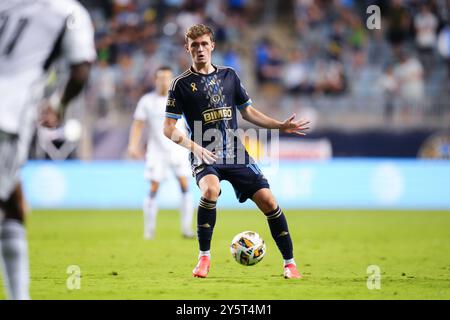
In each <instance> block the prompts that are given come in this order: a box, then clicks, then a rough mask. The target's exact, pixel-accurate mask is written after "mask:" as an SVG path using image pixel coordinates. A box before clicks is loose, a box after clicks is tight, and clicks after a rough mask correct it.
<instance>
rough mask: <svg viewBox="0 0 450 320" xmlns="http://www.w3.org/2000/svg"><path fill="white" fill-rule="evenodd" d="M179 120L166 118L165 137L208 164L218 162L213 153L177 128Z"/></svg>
mask: <svg viewBox="0 0 450 320" xmlns="http://www.w3.org/2000/svg"><path fill="white" fill-rule="evenodd" d="M176 124H177V119H174V118H169V117H166V118H165V120H164V135H165V136H166V137H167V138H169V139H170V140H172V141H173V142H175V143H176V144H178V145H180V146H182V147H184V148H186V149H188V150H189V151H191V152H192V153H193V154H195V155H196V156H197V157H199V158H200V159H202V160H203V161H204V162H205V163H206V164H213V163H214V162H216V160H217V156H216V155H215V154H214V153H212V152H211V151H209V150H207V149H206V148H203V147H202V146H200V145H198V144H197V143H195V142H194V141H192V140H191V139H189V138H188V137H186V135H185V134H184V133H183V132H181V131H180V130H178V129H177V127H176V126H175V125H176Z"/></svg>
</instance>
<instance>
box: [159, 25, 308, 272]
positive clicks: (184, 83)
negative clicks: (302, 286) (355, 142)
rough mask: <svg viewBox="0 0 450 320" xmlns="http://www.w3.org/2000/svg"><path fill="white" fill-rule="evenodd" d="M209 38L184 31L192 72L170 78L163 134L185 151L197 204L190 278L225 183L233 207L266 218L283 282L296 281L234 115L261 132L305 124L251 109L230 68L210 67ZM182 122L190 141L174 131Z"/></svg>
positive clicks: (206, 256)
mask: <svg viewBox="0 0 450 320" xmlns="http://www.w3.org/2000/svg"><path fill="white" fill-rule="evenodd" d="M214 45H215V44H214V35H213V31H212V30H211V28H209V27H208V26H205V25H202V24H198V25H194V26H191V27H190V28H188V30H187V32H186V36H185V49H186V51H187V52H189V54H190V56H191V60H192V66H191V67H190V68H189V69H188V70H186V71H185V72H184V73H182V74H181V75H179V76H178V77H176V78H175V79H174V80H173V82H172V85H171V88H170V90H169V97H168V100H167V106H166V118H165V121H164V134H165V135H166V137H168V138H169V139H171V140H172V141H174V142H175V143H177V144H179V145H181V146H183V147H185V148H187V149H188V150H190V151H191V153H190V160H191V165H192V169H193V174H194V175H195V178H196V181H197V184H198V186H199V188H200V190H201V195H202V196H201V199H200V203H199V207H198V213H197V235H198V242H199V249H200V254H199V258H198V262H197V265H196V267H195V268H194V270H193V275H194V276H195V277H201V278H205V277H206V276H207V275H208V272H209V268H210V261H211V254H210V246H211V238H212V234H213V230H214V226H215V223H216V202H217V199H218V197H219V195H220V192H221V191H220V181H221V180H227V181H229V182H230V183H231V184H232V186H233V188H234V190H235V193H236V197H237V198H238V200H239V202H245V201H246V200H247V199H252V200H253V201H254V202H255V203H256V205H257V206H258V208H259V209H260V210H261V211H262V212H263V213H264V215H265V216H266V217H267V220H268V224H269V227H270V231H271V234H272V237H273V238H274V240H275V242H276V244H277V246H278V248H279V250H280V252H281V254H282V256H283V259H284V277H285V278H300V277H301V275H300V273H299V272H298V270H297V267H296V264H295V261H294V256H293V245H292V240H291V236H290V234H289V229H288V225H287V221H286V217H285V215H284V214H283V211H282V210H281V209H280V207H279V206H278V204H277V201H276V200H275V198H274V196H273V194H272V192H271V191H270V187H269V183H268V182H267V180H266V178H265V177H264V175H263V174H262V173H261V171H260V169H259V168H258V166H257V165H256V163H255V162H254V160H253V159H252V158H251V157H250V156H249V155H248V153H247V151H246V150H245V147H244V146H243V144H242V143H241V141H240V140H239V139H238V138H237V137H236V135H235V134H234V132H235V130H236V129H237V115H236V113H237V110H239V112H240V113H241V115H242V117H243V119H245V120H247V121H249V122H251V123H253V124H255V125H257V126H260V127H263V128H267V129H278V130H280V131H281V132H284V133H292V134H298V135H305V133H304V131H305V130H306V129H308V127H307V126H308V123H309V122H308V121H305V120H299V121H294V118H295V114H294V115H292V116H291V117H290V118H289V119H287V120H285V121H284V122H280V121H277V120H275V119H272V118H270V117H268V116H266V115H264V114H263V113H261V112H259V111H257V110H256V109H254V108H253V107H252V101H251V99H250V97H249V96H248V94H247V92H246V90H245V89H244V87H243V85H242V84H241V81H240V79H239V77H238V75H237V74H236V72H235V71H234V70H233V69H232V68H227V67H220V66H216V65H213V64H212V61H211V54H212V51H213V50H214ZM182 116H184V117H185V119H186V122H187V124H188V127H189V131H190V137H189V138H188V137H186V136H185V135H184V134H183V133H182V132H180V131H179V130H178V129H177V128H176V127H175V125H176V122H177V120H178V119H180V118H181V117H182Z"/></svg>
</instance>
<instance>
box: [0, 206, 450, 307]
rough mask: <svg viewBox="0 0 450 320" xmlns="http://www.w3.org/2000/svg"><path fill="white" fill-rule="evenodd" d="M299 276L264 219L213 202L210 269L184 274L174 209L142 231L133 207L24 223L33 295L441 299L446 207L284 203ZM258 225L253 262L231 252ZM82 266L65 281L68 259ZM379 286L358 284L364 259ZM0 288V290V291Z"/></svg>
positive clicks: (193, 250) (447, 260)
mask: <svg viewBox="0 0 450 320" xmlns="http://www.w3.org/2000/svg"><path fill="white" fill-rule="evenodd" d="M286 216H287V218H288V222H289V225H290V231H291V235H292V237H293V240H294V250H295V257H296V260H297V264H298V265H299V267H300V271H301V272H302V273H303V275H304V279H301V280H286V279H284V278H283V277H282V260H281V255H280V253H279V252H278V250H277V248H276V246H275V243H274V241H273V240H272V238H271V236H270V232H269V228H268V226H267V223H266V221H265V218H264V217H263V216H262V215H261V214H260V213H258V212H257V211H256V210H255V211H236V210H235V211H231V210H220V209H219V211H218V216H217V224H216V229H215V232H214V237H213V244H212V265H211V271H210V274H209V276H208V278H206V279H197V278H193V277H192V275H191V272H192V269H193V267H194V265H195V263H196V259H197V254H198V251H197V242H196V240H185V239H182V237H181V235H180V232H179V217H178V213H177V212H176V211H167V210H162V211H161V212H160V213H159V216H158V227H157V236H156V239H155V240H153V241H144V240H143V239H142V215H141V213H140V211H137V210H134V211H119V210H117V211H89V210H86V211H57V210H55V211H38V210H35V211H34V212H33V213H32V215H31V216H30V217H29V219H28V222H27V229H28V236H29V251H30V266H31V296H32V298H33V299H175V300H184V299H274V300H278V299H295V300H297V299H450V212H448V211H335V210H330V211H309V210H287V211H286ZM245 230H253V231H257V232H259V233H260V234H261V236H262V237H263V238H264V239H265V241H266V243H267V253H266V256H265V257H264V259H263V260H262V261H261V263H259V264H257V265H255V266H251V267H244V266H241V265H238V264H237V263H236V262H234V261H233V260H232V257H231V254H230V251H229V245H230V241H231V239H232V238H233V236H234V235H235V234H237V233H238V232H241V231H245ZM70 265H77V266H79V267H80V270H81V287H80V289H78V290H69V289H68V288H67V285H66V282H67V279H68V277H69V276H70V275H69V274H67V268H68V266H70ZM369 265H377V266H379V268H380V269H381V288H380V289H379V290H377V289H373V290H369V289H368V288H367V277H368V276H369V274H368V273H367V267H368V266H369ZM1 283H2V282H0V287H2V285H1ZM4 297H5V296H4V293H3V287H2V288H0V298H1V299H2V298H4Z"/></svg>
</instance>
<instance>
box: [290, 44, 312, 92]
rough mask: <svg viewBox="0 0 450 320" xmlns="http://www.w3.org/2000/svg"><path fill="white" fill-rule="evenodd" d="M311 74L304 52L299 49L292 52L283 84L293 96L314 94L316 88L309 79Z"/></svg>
mask: <svg viewBox="0 0 450 320" xmlns="http://www.w3.org/2000/svg"><path fill="white" fill-rule="evenodd" d="M309 72H310V70H309V67H308V65H307V63H306V62H305V57H304V55H303V52H302V51H301V50H300V49H298V48H296V49H294V50H292V51H291V52H290V54H289V61H288V62H287V63H286V65H285V66H284V72H283V83H284V85H285V87H286V90H287V91H288V92H289V93H292V94H299V93H312V92H313V91H314V87H313V86H312V84H311V82H310V79H309V77H308V74H309Z"/></svg>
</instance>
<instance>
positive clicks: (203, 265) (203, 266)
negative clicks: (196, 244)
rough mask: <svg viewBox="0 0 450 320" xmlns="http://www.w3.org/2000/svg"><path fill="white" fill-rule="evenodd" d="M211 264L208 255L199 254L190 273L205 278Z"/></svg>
mask: <svg viewBox="0 0 450 320" xmlns="http://www.w3.org/2000/svg"><path fill="white" fill-rule="evenodd" d="M210 265H211V260H210V258H209V257H208V256H201V257H200V259H198V263H197V265H196V266H195V268H194V270H192V275H193V276H194V277H197V278H206V276H207V275H208V272H209V266H210Z"/></svg>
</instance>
